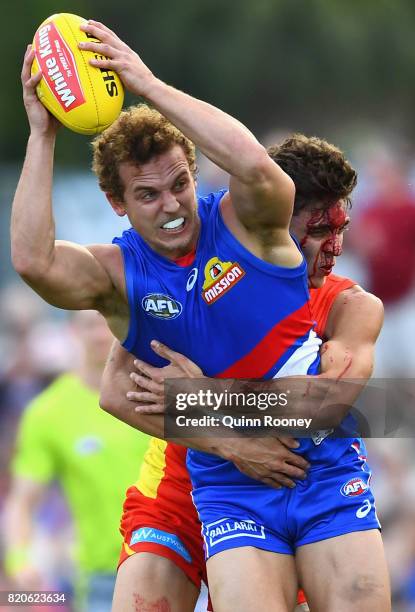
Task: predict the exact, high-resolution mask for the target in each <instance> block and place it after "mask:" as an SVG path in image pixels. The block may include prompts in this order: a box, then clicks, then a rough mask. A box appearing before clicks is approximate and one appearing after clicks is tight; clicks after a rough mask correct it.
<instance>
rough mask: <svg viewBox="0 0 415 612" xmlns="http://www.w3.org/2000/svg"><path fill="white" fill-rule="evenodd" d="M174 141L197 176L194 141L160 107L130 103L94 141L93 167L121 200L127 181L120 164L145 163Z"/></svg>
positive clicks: (106, 187) (105, 188) (106, 188)
mask: <svg viewBox="0 0 415 612" xmlns="http://www.w3.org/2000/svg"><path fill="white" fill-rule="evenodd" d="M175 145H179V146H181V147H182V149H183V151H184V154H185V156H186V159H187V161H188V163H189V168H190V171H191V173H192V174H193V176H196V172H197V166H196V152H195V146H194V144H193V143H192V142H191V141H190V140H189V139H188V138H186V137H185V136H184V135H183V134H182V133H181V132H180V130H178V129H177V128H176V127H175V126H174V125H173V124H172V123H170V121H168V120H167V119H166V118H165V117H163V115H161V114H160V113H159V112H158V111H157V110H155V109H153V108H150V107H149V106H147V105H146V104H138V105H137V106H131V107H130V108H128V109H127V110H124V111H123V112H122V113H121V114H120V116H119V117H118V119H117V120H116V121H115V122H114V123H113V124H112V125H111V126H110V127H109V128H107V129H106V130H105V131H104V132H102V134H99V135H98V136H97V137H96V138H94V140H93V141H92V149H93V160H92V169H93V171H94V172H95V174H96V175H97V177H98V182H99V186H100V187H101V189H102V191H104V192H105V193H108V194H109V195H110V196H111V197H113V198H114V199H115V200H117V201H119V202H122V201H123V200H124V185H123V183H122V180H121V178H120V175H119V166H120V164H122V163H123V162H132V163H133V164H137V165H141V164H145V163H146V162H148V161H150V160H151V159H152V158H153V157H156V156H157V155H160V154H161V153H165V152H166V151H168V150H169V149H171V148H172V147H174V146H175Z"/></svg>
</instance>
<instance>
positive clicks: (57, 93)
mask: <svg viewBox="0 0 415 612" xmlns="http://www.w3.org/2000/svg"><path fill="white" fill-rule="evenodd" d="M82 23H86V20H85V19H83V18H82V17H78V16H77V15H71V14H70V13H58V14H56V15H52V16H51V17H48V19H46V20H45V21H44V22H43V23H42V24H41V25H40V26H39V28H38V29H37V30H36V33H35V37H34V39H33V48H34V49H35V52H36V55H35V59H34V61H33V64H32V74H34V73H37V72H38V70H39V67H40V69H41V70H42V79H41V81H40V83H39V85H38V86H37V88H36V92H37V95H38V97H39V100H40V101H41V102H42V104H44V106H46V108H47V109H48V110H49V111H50V112H51V113H52V115H54V116H55V117H56V118H57V119H58V120H59V121H60V122H61V123H63V125H65V126H66V127H67V128H69V129H70V130H73V131H74V132H79V133H80V134H97V133H98V132H102V130H105V128H107V127H108V126H109V125H111V123H113V121H115V119H116V118H117V117H118V115H119V114H120V111H121V109H122V105H123V102H124V88H123V85H122V83H121V81H120V78H119V77H118V75H117V74H116V73H115V72H114V71H113V70H105V69H100V68H96V67H95V66H91V65H90V64H89V59H91V58H92V57H96V58H98V59H102V56H100V55H96V54H95V53H93V52H91V51H81V49H79V47H78V43H79V42H83V41H93V42H99V41H98V40H97V39H96V38H94V37H91V35H90V34H86V33H85V32H83V31H82V30H80V29H79V26H80V25H81V24H82Z"/></svg>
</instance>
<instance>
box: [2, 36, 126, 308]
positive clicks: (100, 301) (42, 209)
mask: <svg viewBox="0 0 415 612" xmlns="http://www.w3.org/2000/svg"><path fill="white" fill-rule="evenodd" d="M33 57H34V53H33V51H31V50H30V48H28V50H27V52H26V55H25V59H24V63H23V69H22V85H23V99H24V104H25V108H26V112H27V116H28V119H29V124H30V137H29V141H28V146H27V152H26V158H25V162H24V165H23V170H22V173H21V176H20V180H19V184H18V186H17V189H16V194H15V197H14V201H13V208H12V219H11V248H12V261H13V265H14V267H15V269H16V271H17V272H18V273H19V274H20V275H21V276H22V277H23V279H24V280H25V281H26V282H27V283H28V284H29V285H31V287H33V289H34V290H35V291H37V292H38V293H39V294H40V295H41V296H42V297H43V298H44V299H45V300H47V301H48V302H50V303H51V304H53V305H55V306H58V307H60V308H68V309H89V308H93V309H98V310H101V311H102V312H103V314H105V315H107V316H108V315H109V314H111V313H110V312H105V311H106V310H107V311H108V310H111V302H113V308H114V310H116V301H117V296H118V294H119V302H120V303H121V302H122V300H123V299H125V296H123V294H122V286H121V285H122V282H123V281H122V280H121V279H122V278H123V272H122V265H121V264H120V262H121V259H122V258H121V253H120V251H119V248H118V247H116V246H113V245H102V246H93V247H90V248H86V247H83V246H80V245H76V244H73V243H69V242H62V241H55V222H54V218H53V210H52V179H53V155H54V146H55V139H56V131H57V122H56V121H55V120H54V119H53V117H52V116H51V115H50V114H49V113H48V111H47V110H46V109H45V108H44V107H43V105H42V104H41V103H40V101H39V100H38V98H37V96H36V92H35V87H36V83H37V82H38V81H39V74H40V73H39V74H38V75H37V76H36V77H31V76H30V66H31V63H32V61H33ZM117 284H118V285H120V286H119V287H117ZM120 288H121V293H120ZM118 310H119V308H118Z"/></svg>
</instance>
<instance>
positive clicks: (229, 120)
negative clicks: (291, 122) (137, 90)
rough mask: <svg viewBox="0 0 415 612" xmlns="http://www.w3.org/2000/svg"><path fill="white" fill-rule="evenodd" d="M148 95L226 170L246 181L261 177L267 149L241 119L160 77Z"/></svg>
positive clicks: (152, 83)
mask: <svg viewBox="0 0 415 612" xmlns="http://www.w3.org/2000/svg"><path fill="white" fill-rule="evenodd" d="M146 98H147V99H148V100H149V101H150V102H151V103H152V104H153V105H154V106H155V107H156V108H157V109H158V110H159V111H160V112H161V113H162V114H163V115H164V116H165V117H167V118H168V119H169V120H170V121H171V122H172V123H173V124H174V125H175V126H177V127H178V128H179V129H180V130H181V131H182V132H183V134H185V136H187V137H188V138H189V139H190V140H191V141H192V142H194V144H195V145H196V146H197V147H198V148H199V149H200V150H201V151H202V152H203V153H204V154H205V155H206V156H207V157H209V159H211V160H212V161H213V162H214V163H215V164H217V165H218V166H220V167H221V168H222V169H223V170H225V171H226V172H228V173H229V174H231V175H232V176H235V177H237V178H239V180H241V181H242V182H244V183H249V182H257V181H259V180H261V173H262V170H263V167H264V164H265V165H266V164H267V163H268V162H269V160H268V155H267V152H266V150H265V149H264V147H262V146H261V145H260V144H259V142H258V141H257V140H256V138H255V137H254V136H253V134H251V132H250V131H249V130H248V129H247V128H246V127H245V126H244V125H242V124H241V123H240V122H239V121H237V120H236V119H234V118H233V117H231V116H230V115H228V114H226V113H224V112H223V111H221V110H219V109H218V108H216V107H214V106H212V105H211V104H208V103H206V102H203V101H202V100H198V99H196V98H193V97H192V96H190V95H188V94H186V93H184V92H182V91H179V90H177V89H174V88H173V87H170V86H169V85H166V84H165V83H163V82H162V81H160V80H159V79H156V78H153V79H152V80H151V84H150V85H149V87H148V91H147V93H146Z"/></svg>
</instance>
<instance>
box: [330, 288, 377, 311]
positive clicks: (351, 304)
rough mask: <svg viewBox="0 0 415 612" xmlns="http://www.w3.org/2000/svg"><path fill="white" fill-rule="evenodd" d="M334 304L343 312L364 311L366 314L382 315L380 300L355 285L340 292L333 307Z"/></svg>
mask: <svg viewBox="0 0 415 612" xmlns="http://www.w3.org/2000/svg"><path fill="white" fill-rule="evenodd" d="M336 303H337V304H338V308H341V309H344V310H350V309H364V310H365V311H366V312H369V311H371V312H373V313H383V303H382V300H381V299H380V298H378V297H377V296H376V295H374V294H373V293H370V292H369V291H366V289H364V288H363V287H361V286H360V285H357V284H354V285H352V286H351V287H346V288H344V289H343V290H342V291H340V292H339V294H338V296H337V298H336V300H335V302H334V306H335V305H336Z"/></svg>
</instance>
